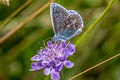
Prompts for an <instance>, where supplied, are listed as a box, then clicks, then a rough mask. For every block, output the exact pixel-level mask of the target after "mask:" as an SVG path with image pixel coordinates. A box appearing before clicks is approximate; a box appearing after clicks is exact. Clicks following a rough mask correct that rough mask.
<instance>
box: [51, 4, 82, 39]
mask: <svg viewBox="0 0 120 80" xmlns="http://www.w3.org/2000/svg"><path fill="white" fill-rule="evenodd" d="M50 14H51V20H52V26H53V30H54V33H55V35H54V37H53V38H52V40H53V41H66V40H69V39H70V38H72V37H74V36H76V35H78V34H79V33H80V32H82V28H83V21H82V18H81V16H80V15H79V14H78V13H77V12H76V11H74V10H67V9H65V8H64V7H62V6H60V5H59V4H56V3H51V6H50Z"/></svg>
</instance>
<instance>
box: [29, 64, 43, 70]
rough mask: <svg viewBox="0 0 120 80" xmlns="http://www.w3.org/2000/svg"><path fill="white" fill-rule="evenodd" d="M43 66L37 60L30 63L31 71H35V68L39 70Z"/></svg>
mask: <svg viewBox="0 0 120 80" xmlns="http://www.w3.org/2000/svg"><path fill="white" fill-rule="evenodd" d="M42 68H43V66H42V65H40V63H39V62H33V63H32V69H31V70H32V71H35V70H39V69H42Z"/></svg>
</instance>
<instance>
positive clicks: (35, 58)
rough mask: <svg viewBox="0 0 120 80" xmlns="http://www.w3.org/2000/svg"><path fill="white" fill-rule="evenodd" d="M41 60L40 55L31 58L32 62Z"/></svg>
mask: <svg viewBox="0 0 120 80" xmlns="http://www.w3.org/2000/svg"><path fill="white" fill-rule="evenodd" d="M39 60H40V57H39V55H35V56H33V57H32V58H31V61H39Z"/></svg>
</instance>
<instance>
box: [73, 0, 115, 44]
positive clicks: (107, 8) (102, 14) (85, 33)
mask: <svg viewBox="0 0 120 80" xmlns="http://www.w3.org/2000/svg"><path fill="white" fill-rule="evenodd" d="M114 1H115V0H111V1H110V2H109V4H108V5H107V7H106V9H105V10H104V11H103V12H102V13H101V14H100V16H99V17H98V18H97V19H96V20H95V21H94V22H93V23H92V24H91V25H90V26H89V28H88V29H87V30H86V31H85V32H84V33H83V35H82V36H81V37H80V39H78V40H77V41H76V43H75V45H76V46H77V45H78V44H79V43H80V42H81V40H82V39H83V38H84V37H85V36H86V35H87V34H88V32H89V31H90V30H91V29H92V28H93V27H94V26H95V25H96V24H97V23H98V22H99V21H100V20H101V19H102V18H103V17H104V16H105V14H106V13H107V12H108V10H109V9H110V7H111V6H112V4H113V2H114Z"/></svg>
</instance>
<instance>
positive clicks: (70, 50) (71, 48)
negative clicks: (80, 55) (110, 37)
mask: <svg viewBox="0 0 120 80" xmlns="http://www.w3.org/2000/svg"><path fill="white" fill-rule="evenodd" d="M68 51H69V52H70V53H69V54H70V55H72V54H73V53H74V52H75V46H74V45H73V44H69V45H68Z"/></svg>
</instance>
